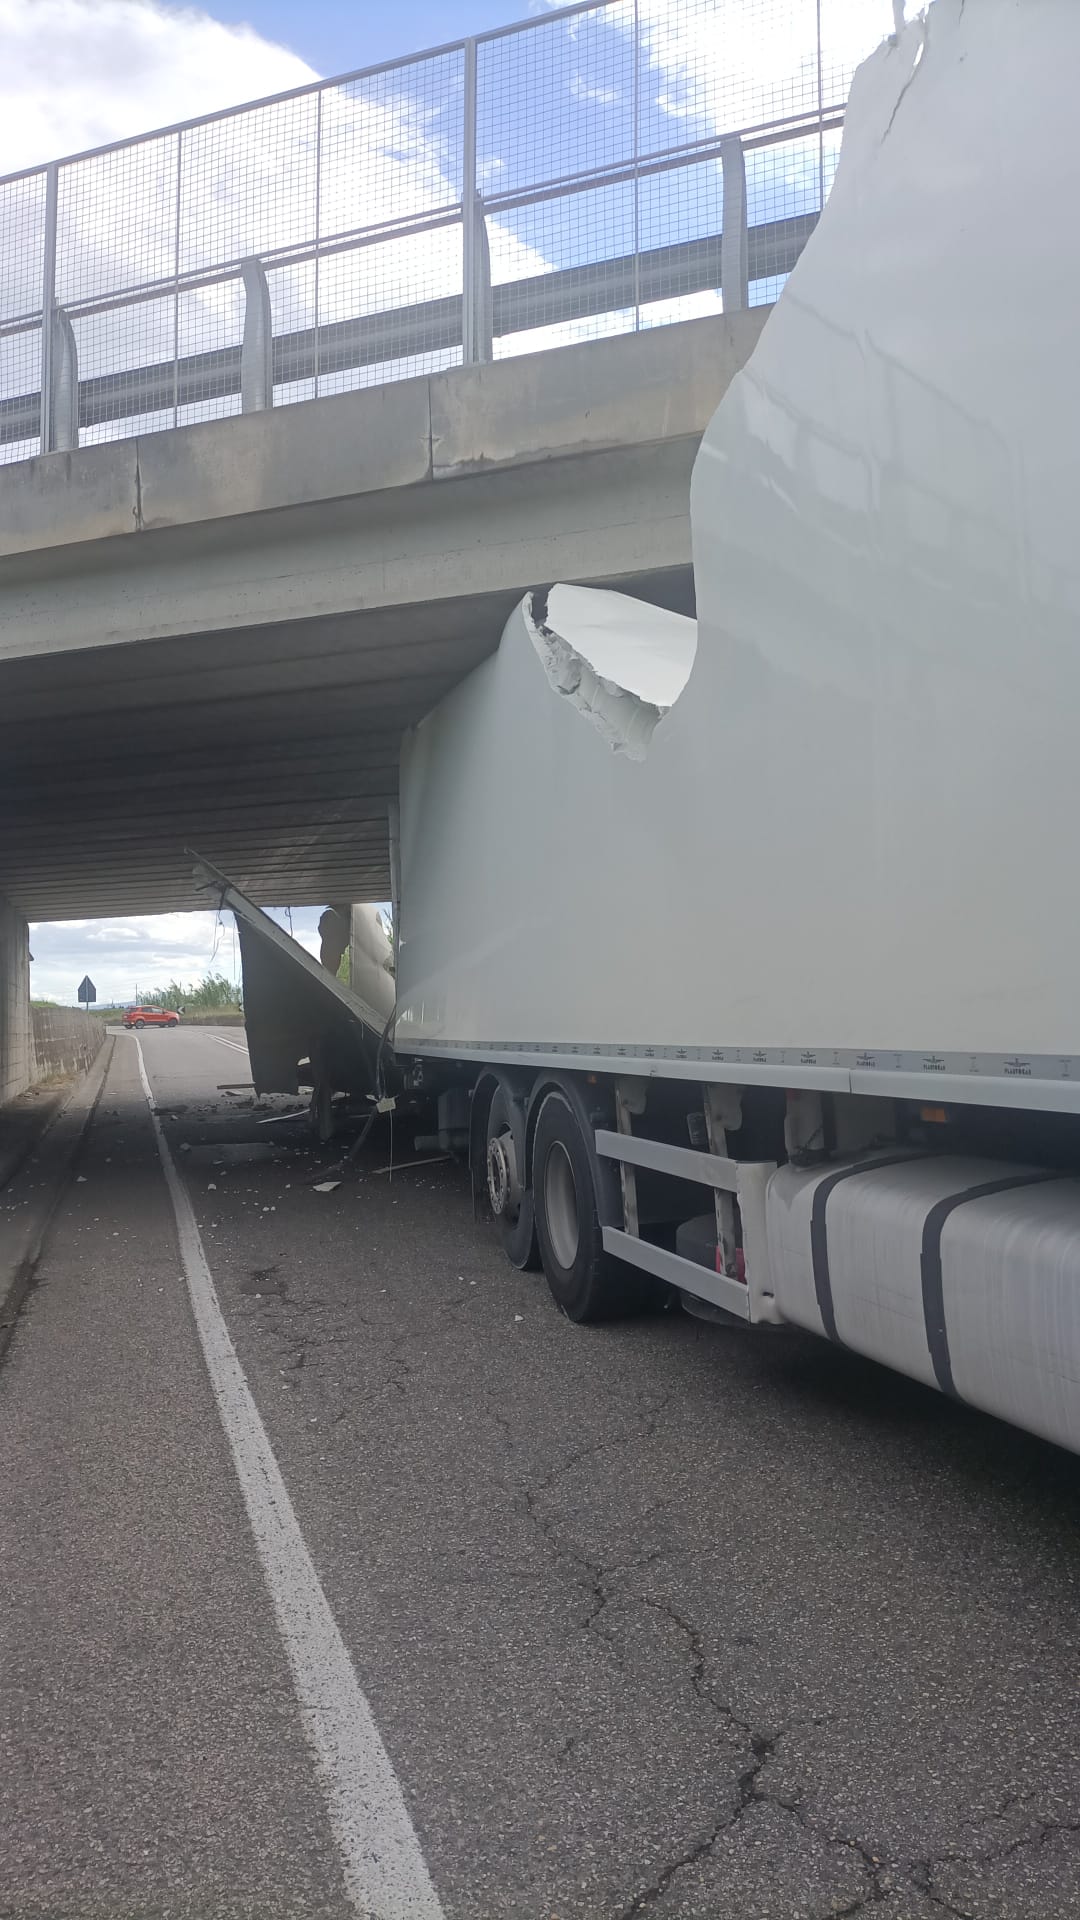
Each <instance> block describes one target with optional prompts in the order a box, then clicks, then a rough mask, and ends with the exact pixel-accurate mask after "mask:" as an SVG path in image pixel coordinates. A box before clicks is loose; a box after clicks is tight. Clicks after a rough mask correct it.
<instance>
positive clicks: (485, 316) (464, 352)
mask: <svg viewBox="0 0 1080 1920" xmlns="http://www.w3.org/2000/svg"><path fill="white" fill-rule="evenodd" d="M476 121H477V95H476V41H475V40H466V42H465V100H464V130H463V139H462V155H461V358H462V361H463V363H464V365H465V366H475V365H476V363H477V362H478V361H481V360H490V359H491V253H490V249H489V247H488V234H487V221H486V219H485V217H484V203H483V200H482V199H481V197H480V195H479V194H478V192H477V190H476Z"/></svg>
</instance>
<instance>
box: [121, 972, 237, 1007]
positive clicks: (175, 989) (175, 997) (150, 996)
mask: <svg viewBox="0 0 1080 1920" xmlns="http://www.w3.org/2000/svg"><path fill="white" fill-rule="evenodd" d="M141 1003H142V1005H143V1006H144V1007H171V1008H172V1009H174V1010H177V1009H179V1008H180V1007H184V1008H186V1009H187V1011H188V1012H189V1013H236V1012H239V1009H240V1000H239V997H238V995H237V992H236V989H235V987H234V986H233V983H232V981H231V980H227V979H226V977H225V975H224V974H223V973H208V974H206V975H204V977H203V979H202V980H200V981H198V982H192V983H191V984H190V985H189V986H186V987H185V986H183V985H182V984H181V982H180V981H179V980H171V981H170V982H169V985H168V986H167V987H161V988H159V990H158V992H157V993H144V994H143V995H142V1002H141Z"/></svg>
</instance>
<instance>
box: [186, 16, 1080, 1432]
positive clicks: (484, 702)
mask: <svg viewBox="0 0 1080 1920" xmlns="http://www.w3.org/2000/svg"><path fill="white" fill-rule="evenodd" d="M1078 63H1080V8H1071V7H1063V6H1061V5H1060V4H1058V0H1026V4H1024V5H1023V6H1021V5H1019V4H1018V3H1017V0H979V3H978V4H977V5H967V6H965V4H964V0H934V4H933V5H931V7H930V8H929V10H928V12H927V14H926V15H925V16H924V17H922V18H920V19H918V20H915V21H912V22H910V23H909V24H907V25H904V24H903V23H902V22H901V21H900V20H899V19H898V22H897V31H896V33H895V34H894V35H893V36H892V38H891V39H890V40H889V41H888V42H887V43H885V44H884V45H883V46H882V47H881V48H880V49H879V50H878V52H877V53H875V54H874V55H873V56H872V57H871V58H870V59H869V60H868V61H867V62H866V63H865V64H864V65H863V67H862V68H860V70H859V72H858V74H857V76H856V79H855V82H854V85H853V88H852V93H851V98H850V101H849V106H848V111H847V117H846V123H845V131H844V139H843V147H842V152H841V156H840V161H839V167H838V172H837V177H836V181H835V185H834V187H833V189H832V193H831V196H830V198H829V200H828V203H827V206H826V209H825V211H824V214H823V216H822V218H821V221H820V223H819V225H818V228H817V230H816V232H815V233H814V235H813V237H812V239H811V241H810V243H809V244H808V246H807V247H806V249H805V251H804V253H803V255H802V257H801V259H800V261H799V263H798V265H797V267H796V269H795V271H794V272H793V274H792V275H791V277H790V279H789V281H788V283H787V285H786V286H785V288H784V289H783V291H782V293H781V295H780V297H779V299H778V300H777V302H776V305H775V307H774V309H773V311H772V313H771V315H770V317H769V319H768V322H767V324H766V326H765V328H764V331H763V333H762V336H761V339H760V342H759V344H758V346H757V347H756V349H755V351H754V354H753V356H752V358H751V359H750V361H749V363H748V365H747V366H746V368H745V369H744V370H743V372H742V373H741V374H740V375H739V376H738V377H737V379H736V380H735V382H734V383H733V385H732V387H731V388H730V390H729V391H728V393H727V394H726V395H725V397H724V399H723V401H722V403H721V405H720V407H719V410H718V412H717V413H716V415H715V418H714V419H713V421H712V423H711V425H710V427H709V428H708V430H707V432H706V434H705V436H704V440H703V442H702V445H701V449H700V453H699V455H698V458H697V462H696V466H695V469H694V476H693V485H692V497H691V520H692V528H693V549H694V572H695V584H696V617H694V618H691V617H689V616H688V615H687V614H685V613H683V612H678V611H675V610H672V609H671V608H670V607H663V606H653V605H645V604H643V603H639V602H636V601H634V600H633V599H631V598H630V597H629V596H626V595H622V594H618V593H614V592H605V591H598V590H588V589H583V588H581V587H577V586H575V585H574V584H573V583H572V582H571V583H547V584H540V585H538V586H537V587H536V588H535V589H534V590H533V591H532V592H531V593H529V594H528V595H527V596H526V597H525V598H524V599H523V601H522V602H521V604H520V605H519V606H518V607H517V608H516V610H515V611H514V612H513V613H512V615H511V617H510V619H509V620H508V622H507V624H506V628H505V631H504V633H503V635H502V639H501V642H500V644H499V646H498V649H497V651H496V652H495V653H494V654H493V655H492V656H491V657H490V658H488V659H487V660H485V661H484V662H483V663H482V664H481V665H479V666H478V667H476V668H475V669H474V670H473V671H472V672H471V673H469V675H468V676H467V677H466V678H465V679H463V680H462V681H461V682H460V683H459V684H458V685H457V686H456V687H454V688H453V690H452V691H451V692H450V693H449V694H447V695H446V697H445V698H444V699H443V700H442V701H441V702H440V704H439V705H438V706H436V707H435V708H434V710H433V711H432V712H431V713H429V714H428V715H427V716H426V717H425V718H424V719H423V720H422V721H421V723H420V724H419V725H418V726H417V727H415V728H414V729H413V730H412V731H411V732H410V733H409V734H407V736H406V737H405V739H404V741H403V743H402V752H401V765H400V783H399V800H398V803H397V806H396V807H395V808H393V809H392V813H391V820H390V835H391V872H392V877H393V893H394V900H393V926H394V949H395V951H394V960H393V966H394V978H393V987H392V990H391V991H392V1000H393V1004H392V1006H391V1007H390V1008H389V1010H388V1011H386V1012H385V1016H384V1003H383V1001H382V1000H380V1003H379V1005H377V1006H376V1005H374V1004H372V1003H371V998H370V996H369V1000H368V1001H367V1002H366V1003H365V1004H364V1005H363V1006H360V1007H359V1009H358V1005H357V1004H356V1003H355V1002H356V992H355V988H349V989H346V988H343V987H341V986H340V983H337V982H334V983H332V984H330V983H328V982H327V980H326V978H325V977H324V979H323V981H322V983H321V985H320V984H319V983H318V982H315V975H316V974H317V973H318V969H317V967H316V965H315V963H314V962H312V961H310V960H308V959H307V957H306V956H304V960H303V965H304V967H305V969H306V971H305V979H307V980H308V988H309V989H310V993H311V995H312V996H313V1004H314V1001H317V1000H318V998H319V995H320V994H321V995H322V997H323V999H324V1000H332V1001H333V1003H334V1014H333V1020H334V1021H337V1027H336V1029H335V1031H336V1032H337V1034H338V1039H337V1040H334V1041H333V1043H332V1044H331V1042H330V1041H329V1040H326V1039H325V1037H324V1040H323V1041H321V1042H319V1041H315V1042H312V1043H310V1044H309V1045H308V1055H309V1057H310V1056H311V1055H312V1054H313V1053H318V1052H319V1050H320V1047H321V1048H322V1057H323V1058H324V1059H330V1060H331V1062H332V1064H330V1065H329V1066H326V1067H325V1068H324V1070H323V1073H322V1082H321V1084H322V1087H323V1089H324V1094H325V1089H326V1086H327V1084H328V1076H329V1079H330V1080H332V1081H333V1080H335V1077H336V1083H337V1084H341V1085H344V1086H345V1087H346V1088H347V1089H349V1090H351V1091H353V1092H355V1093H357V1094H358V1095H359V1096H360V1097H362V1098H364V1099H367V1100H369V1101H370V1102H372V1103H373V1105H375V1106H378V1105H380V1104H382V1105H384V1106H385V1105H386V1104H389V1103H396V1104H397V1105H398V1106H399V1107H400V1108H402V1109H404V1110H407V1111H411V1112H413V1113H414V1114H416V1115H417V1124H418V1125H419V1126H420V1127H421V1129H424V1128H426V1130H427V1136H428V1137H429V1138H432V1139H436V1140H438V1141H439V1142H440V1143H441V1144H442V1146H443V1147H445V1148H446V1149H447V1150H454V1151H461V1152H462V1153H463V1154H464V1153H467V1154H468V1158H469V1164H470V1166H471V1168H472V1177H473V1183H474V1188H475V1191H476V1193H477V1195H478V1197H479V1198H480V1199H481V1200H482V1202H483V1204H484V1205H485V1206H486V1208H487V1209H488V1210H489V1211H490V1214H491V1215H492V1217H493V1218H494V1221H495V1222H496V1225H497V1231H498V1233H499V1236H500V1237H501V1241H502V1245H503V1247H504V1249H505V1252H506V1255H507V1257H508V1259H509V1260H510V1262H511V1263H512V1264H513V1265H514V1266H515V1267H517V1268H519V1269H530V1268H535V1267H542V1269H543V1272H544V1274H545V1276H546V1279H547V1283H548V1286H549V1288H550V1291H551V1293H552V1295H553V1297H554V1300H555V1302H556V1303H557V1305H558V1306H559V1307H560V1308H561V1309H562V1311H563V1312H564V1313H565V1314H567V1315H568V1316H569V1317H570V1319H571V1320H574V1321H579V1322H586V1321H590V1320H600V1319H605V1318H610V1317H612V1316H616V1315H622V1314H626V1313H629V1312H633V1311H638V1310H641V1309H644V1308H646V1307H648V1306H649V1305H650V1304H652V1303H654V1302H655V1301H656V1300H657V1299H658V1298H660V1299H664V1300H667V1301H669V1302H670V1301H672V1300H678V1301H680V1302H681V1303H682V1304H683V1305H684V1306H686V1307H688V1308H689V1309H690V1310H691V1311H694V1312H698V1313H701V1314H704V1315H706V1316H712V1317H714V1318H716V1319H717V1320H720V1321H723V1322H727V1323H732V1322H741V1323H746V1324H749V1325H750V1326H752V1327H762V1328H766V1327H775V1326H778V1325H784V1324H787V1325H792V1326H796V1327H800V1328H803V1329H805V1330H807V1331H809V1332H810V1333H813V1334H816V1335H818V1336H820V1337H821V1338H823V1339H826V1340H829V1341H832V1342H835V1343H838V1344H839V1345H841V1346H843V1347H846V1348H849V1349H850V1350H851V1351H853V1352H855V1353H858V1354H861V1355H865V1356H868V1357H869V1358H871V1359H873V1360H875V1361H878V1362H881V1363H882V1364H884V1365H886V1366H888V1367H892V1368H895V1369H897V1370H898V1371H899V1372H901V1373H903V1374H906V1375H909V1376H910V1377H912V1378H913V1379H916V1380H919V1381H922V1382H925V1383H926V1384H927V1385H928V1386H930V1387H932V1388H936V1389H938V1390H939V1391H940V1392H942V1393H944V1394H946V1395H949V1396H951V1397H952V1398H954V1399H956V1400H959V1401H963V1402H966V1403H968V1404H970V1405H971V1406H973V1407H977V1408H981V1409H984V1410H986V1411H987V1412H989V1413H991V1414H995V1415H998V1416H1000V1417H1001V1418H1003V1419H1005V1420H1008V1421H1012V1422H1013V1423H1015V1424H1016V1425H1018V1426H1020V1427H1023V1428H1026V1429H1028V1430H1030V1431H1031V1432H1033V1433H1036V1434H1039V1435H1042V1436H1044V1437H1045V1438H1047V1439H1049V1440H1051V1441H1055V1442H1057V1443H1059V1444H1061V1445H1063V1446H1065V1447H1069V1448H1072V1449H1074V1450H1075V1449H1077V1448H1080V1392H1078V1369H1080V1158H1078V1148H1080V1131H1078V1129H1080V996H1078V993H1077V987H1076V976H1075V972H1074V968H1075V965H1076V955H1077V952H1078V950H1080V945H1078V935H1080V883H1078V880H1077V861H1076V856H1075V842H1074V840H1073V833H1074V830H1075V828H1074V821H1075V814H1076V804H1077V786H1076V778H1077V776H1076V767H1077V738H1078V720H1080V561H1078V553H1080V545H1078V542H1077V537H1076V507H1077V496H1078V487H1080V455H1078V452H1077V433H1076V423H1077V421H1078V420H1080V362H1078V357H1077V355H1076V352H1075V346H1074V342H1073V339H1072V333H1073V311H1074V303H1073V301H1072V298H1071V295H1070V293H1069V287H1070V285H1071V284H1072V283H1073V281H1074V280H1076V279H1077V278H1078V277H1080V270H1078V269H1077V267H1076V265H1075V264H1074V262H1073V259H1072V255H1071V253H1070V252H1069V249H1068V248H1067V247H1066V246H1065V245H1063V240H1062V236H1063V235H1065V234H1067V233H1068V232H1069V231H1070V230H1071V223H1072V217H1073V214H1074V211H1075V205H1076V201H1077V196H1078V190H1080V170H1078V167H1077V164H1076V159H1075V152H1076V148H1075V142H1074V141H1073V139H1072V137H1071V128H1072V121H1073V98H1072V79H1071V76H1072V75H1073V74H1074V73H1075V72H1076V70H1077V66H1078ZM222 899H223V901H224V902H225V903H226V904H232V905H234V906H235V907H236V909H237V911H238V913H240V914H246V916H247V919H246V922H242V924H241V937H242V945H244V946H245V947H250V948H251V949H252V951H253V952H254V951H255V949H256V948H257V947H258V946H259V945H260V943H262V944H264V945H265V944H266V942H268V941H270V940H271V938H272V936H271V935H270V934H268V933H267V932H266V929H265V928H261V927H260V924H259V923H260V921H261V919H262V916H260V915H259V914H258V910H257V909H254V908H249V907H248V906H247V905H246V903H244V902H243V901H242V898H240V897H239V896H236V895H235V892H233V893H232V895H231V897H230V896H229V895H228V894H227V893H226V892H225V891H223V893H222ZM245 925H246V936H245ZM273 937H275V938H276V939H277V941H278V943H279V946H280V944H281V943H285V936H284V935H283V934H281V933H280V930H278V929H274V930H273ZM370 944H371V943H370V941H369V942H368V945H369V946H370ZM279 957H280V955H279ZM376 958H377V956H376ZM294 959H295V956H294ZM296 964H297V965H300V964H301V963H300V962H297V963H296ZM282 965H285V962H284V961H283V962H282ZM247 966H248V954H247V952H245V980H246V979H247ZM376 971H377V967H376ZM309 975H310V978H308V976H309ZM383 978H384V981H389V979H390V975H389V972H388V970H384V975H383ZM313 982H314V984H313ZM246 998H247V1004H248V1009H249V1040H250V1043H251V1050H252V1061H253V1068H254V1071H255V1077H256V1080H257V1081H259V1080H260V1077H261V1079H262V1083H263V1084H264V1085H267V1086H270V1085H272V1084H274V1081H275V1076H274V1073H273V1071H272V1070H271V1069H270V1068H269V1067H266V1068H265V1069H264V1067H263V1066H261V1065H260V1054H261V1051H262V1047H261V1042H260V1036H259V1031H258V1020H257V1019H256V1020H255V1021H254V1023H253V1020H252V1009H253V1003H254V1002H255V1001H256V1000H257V994H255V993H253V992H252V991H251V989H250V988H246ZM315 1024H316V1025H317V1024H318V1023H317V1021H316V1023H315ZM331 1024H333V1023H331ZM348 1034H352V1036H353V1037H352V1039H351V1040H345V1039H343V1038H342V1037H341V1036H343V1035H348ZM302 1039H303V1036H301V1035H290V1037H289V1041H288V1044H287V1045H286V1047H285V1050H284V1052H285V1055H288V1056H289V1058H290V1060H291V1062H292V1064H291V1066H290V1067H289V1069H288V1075H287V1078H288V1084H289V1086H290V1087H291V1086H292V1085H294V1084H295V1073H296V1054H297V1048H298V1047H299V1045H300V1044H301V1042H302ZM350 1050H351V1051H350ZM346 1055H348V1059H347V1060H346V1059H345V1056H346ZM282 1057H283V1056H282V1055H280V1054H279V1060H280V1059H281V1058H282ZM268 1058H269V1055H267V1059H268ZM308 1071H309V1073H310V1075H311V1078H312V1080H313V1082H315V1081H318V1079H319V1076H318V1074H316V1073H315V1072H314V1070H313V1069H310V1067H309V1069H308Z"/></svg>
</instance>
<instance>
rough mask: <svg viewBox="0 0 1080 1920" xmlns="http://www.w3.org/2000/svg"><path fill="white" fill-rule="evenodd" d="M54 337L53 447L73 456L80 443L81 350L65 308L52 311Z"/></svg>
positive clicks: (56, 308) (59, 451)
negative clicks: (73, 449)
mask: <svg viewBox="0 0 1080 1920" xmlns="http://www.w3.org/2000/svg"><path fill="white" fill-rule="evenodd" d="M52 334H53V352H52V434H51V445H52V446H53V447H54V448H55V449H56V451H57V452H58V453H61V452H62V453H70V451H71V449H72V448H73V447H77V446H78V444H79V349H78V346H77V345H76V341H75V329H74V327H73V326H72V324H71V320H70V318H69V317H68V315H67V314H66V313H65V312H64V309H63V307H54V308H53V324H52Z"/></svg>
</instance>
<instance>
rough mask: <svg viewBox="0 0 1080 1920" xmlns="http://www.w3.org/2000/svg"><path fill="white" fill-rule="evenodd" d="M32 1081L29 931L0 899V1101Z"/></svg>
mask: <svg viewBox="0 0 1080 1920" xmlns="http://www.w3.org/2000/svg"><path fill="white" fill-rule="evenodd" d="M33 1078H34V1042H33V1035H32V1032H31V1026H30V929H29V927H28V926H27V924H26V921H25V920H24V919H23V918H22V916H21V915H20V914H18V913H16V912H15V910H14V908H13V907H10V906H9V905H8V903H7V901H6V900H4V899H2V898H0V1102H3V1101H5V1100H14V1099H15V1097H16V1095H17V1094H20V1093H23V1092H25V1090H26V1088H27V1087H28V1086H29V1085H30V1082H31V1080H32V1079H33Z"/></svg>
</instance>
